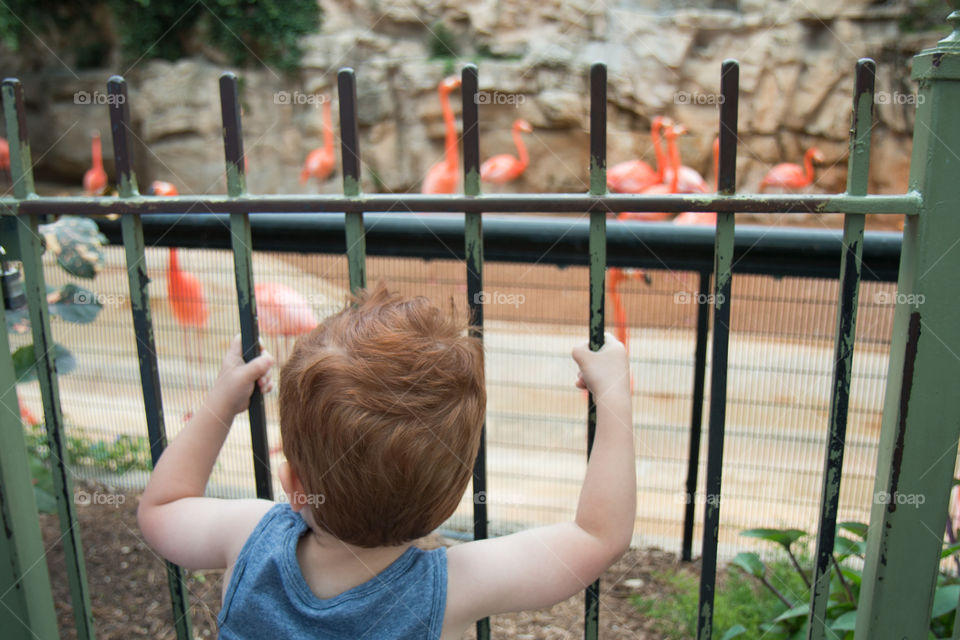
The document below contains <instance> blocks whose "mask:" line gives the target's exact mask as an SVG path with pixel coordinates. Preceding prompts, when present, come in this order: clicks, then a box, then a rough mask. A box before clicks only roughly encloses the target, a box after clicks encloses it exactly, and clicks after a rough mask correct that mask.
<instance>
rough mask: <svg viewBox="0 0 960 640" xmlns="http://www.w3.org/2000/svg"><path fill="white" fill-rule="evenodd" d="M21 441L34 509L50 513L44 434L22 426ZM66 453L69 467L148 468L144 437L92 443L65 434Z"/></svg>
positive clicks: (51, 499)
mask: <svg viewBox="0 0 960 640" xmlns="http://www.w3.org/2000/svg"><path fill="white" fill-rule="evenodd" d="M24 440H25V441H26V445H27V457H28V459H29V461H30V475H31V477H32V478H33V494H34V497H35V498H36V501H37V509H38V510H39V511H41V512H43V513H53V512H54V511H56V508H57V505H56V500H55V499H54V497H53V496H54V490H53V476H52V474H51V472H50V447H49V446H48V444H47V436H46V433H44V431H43V427H42V426H40V425H33V426H26V427H24ZM67 452H68V453H69V455H70V462H71V463H72V464H77V465H85V466H90V467H95V468H97V469H102V470H104V471H109V472H111V473H125V472H127V471H149V470H150V469H151V463H150V443H149V442H148V441H147V439H146V438H144V437H133V436H128V435H119V436H117V437H116V438H115V439H114V440H113V442H106V441H104V440H93V439H92V438H90V437H88V436H87V435H85V434H83V433H80V434H68V435H67Z"/></svg>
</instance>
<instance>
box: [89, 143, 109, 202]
mask: <svg viewBox="0 0 960 640" xmlns="http://www.w3.org/2000/svg"><path fill="white" fill-rule="evenodd" d="M90 153H91V155H92V156H93V166H91V167H90V168H89V169H87V172H86V173H84V174H83V192H84V193H85V194H87V195H88V196H99V195H102V194H103V193H104V192H105V191H106V190H107V172H106V171H104V169H103V148H102V146H101V145H100V132H99V131H94V132H93V139H92V141H91V142H90Z"/></svg>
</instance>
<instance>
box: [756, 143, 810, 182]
mask: <svg viewBox="0 0 960 640" xmlns="http://www.w3.org/2000/svg"><path fill="white" fill-rule="evenodd" d="M823 161H824V157H823V153H821V151H820V150H819V149H817V148H816V147H810V148H809V149H807V152H806V153H804V154H803V166H802V167H801V166H800V165H798V164H793V163H792V162H782V163H780V164H778V165H776V166H775V167H774V168H773V169H770V171H768V172H767V175H765V176H764V177H763V181H762V182H761V183H760V193H763V192H764V191H766V190H767V189H768V188H770V187H779V188H782V189H790V190H794V191H795V190H799V189H803V188H804V187H807V186H809V185H811V184H813V163H814V162H817V163H821V162H823Z"/></svg>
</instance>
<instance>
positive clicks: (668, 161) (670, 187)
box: [617, 123, 684, 222]
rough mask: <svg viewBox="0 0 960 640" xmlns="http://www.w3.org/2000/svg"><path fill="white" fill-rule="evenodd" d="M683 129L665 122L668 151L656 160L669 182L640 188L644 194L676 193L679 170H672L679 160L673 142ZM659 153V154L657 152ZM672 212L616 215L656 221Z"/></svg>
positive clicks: (666, 218)
mask: <svg viewBox="0 0 960 640" xmlns="http://www.w3.org/2000/svg"><path fill="white" fill-rule="evenodd" d="M682 131H684V129H682V128H680V127H677V126H676V125H673V124H672V123H669V124H667V127H666V130H665V131H664V135H665V136H666V138H667V149H668V151H669V153H668V156H667V157H666V158H662V159H663V162H662V163H661V162H660V161H658V162H657V165H658V166H659V167H661V168H662V169H663V174H664V175H665V176H668V177H669V183H662V182H661V183H657V184H653V185H650V186H649V187H647V188H646V189H644V190H642V191H641V193H643V194H645V195H666V194H670V193H677V189H678V185H679V180H680V172H678V171H674V170H673V166H674V165H675V164H679V161H680V152H679V151H678V150H677V145H676V143H675V140H676V137H677V136H678V135H679V134H680V133H681V132H682ZM658 155H660V154H658ZM672 215H673V214H671V213H668V212H666V211H643V212H634V211H624V212H623V213H620V214H618V215H617V218H618V219H619V220H641V221H644V222H657V221H661V220H669V219H670V217H671V216H672Z"/></svg>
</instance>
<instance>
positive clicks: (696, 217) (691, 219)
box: [673, 136, 720, 226]
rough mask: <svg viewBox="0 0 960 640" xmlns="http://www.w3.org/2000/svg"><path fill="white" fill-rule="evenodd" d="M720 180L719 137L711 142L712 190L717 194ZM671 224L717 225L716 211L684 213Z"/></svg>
mask: <svg viewBox="0 0 960 640" xmlns="http://www.w3.org/2000/svg"><path fill="white" fill-rule="evenodd" d="M719 179H720V137H719V136H717V137H716V138H714V140H713V190H714V191H717V192H718V188H717V184H718V182H719ZM673 224H679V225H682V226H688V225H712V226H716V224H717V212H716V211H684V212H683V213H681V214H680V215H678V216H677V217H676V218H674V219H673Z"/></svg>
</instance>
